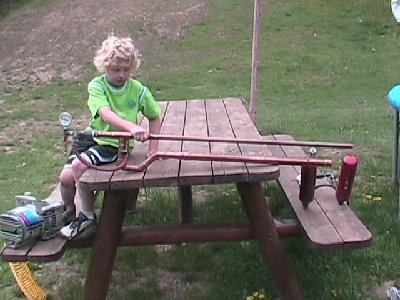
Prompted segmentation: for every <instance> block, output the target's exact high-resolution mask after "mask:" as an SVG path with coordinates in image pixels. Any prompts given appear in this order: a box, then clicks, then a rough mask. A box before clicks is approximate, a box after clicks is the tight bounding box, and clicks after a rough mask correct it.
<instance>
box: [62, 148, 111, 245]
mask: <svg viewBox="0 0 400 300" xmlns="http://www.w3.org/2000/svg"><path fill="white" fill-rule="evenodd" d="M117 153H118V149H116V148H114V147H109V146H99V145H95V146H93V147H91V148H89V149H88V150H87V151H85V152H84V153H82V156H81V157H82V158H83V159H85V160H86V161H88V162H89V163H91V164H93V165H101V164H105V163H110V162H113V161H114V160H115V159H116V158H117ZM87 169H88V167H87V166H86V165H85V164H83V163H82V162H81V161H80V160H79V159H78V158H76V159H75V160H74V161H73V162H72V174H73V177H74V179H75V182H76V183H77V190H78V193H79V198H80V206H81V207H80V208H81V210H80V212H79V214H78V217H77V218H76V219H75V220H74V221H73V222H72V223H71V224H70V225H68V226H65V227H63V228H62V229H61V230H60V233H61V235H63V236H65V237H66V238H68V239H72V238H74V237H76V236H78V235H79V234H81V233H82V232H90V231H92V230H93V229H94V227H95V225H96V215H95V213H94V200H95V195H94V193H93V192H92V191H87V190H85V189H82V188H81V187H80V186H79V179H80V177H81V176H82V174H83V173H84V172H85V171H86V170H87Z"/></svg>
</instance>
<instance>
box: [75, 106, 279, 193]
mask: <svg viewBox="0 0 400 300" xmlns="http://www.w3.org/2000/svg"><path fill="white" fill-rule="evenodd" d="M159 103H160V105H161V107H162V109H163V114H162V128H161V132H160V134H161V135H177V136H201V137H223V138H241V139H262V137H261V136H260V134H259V133H258V131H257V129H256V127H255V126H254V124H253V123H252V121H251V119H250V117H249V115H248V113H247V111H246V108H245V106H244V105H243V102H242V100H241V99H238V98H221V99H207V100H203V99H199V100H181V101H165V102H159ZM141 122H142V123H141V124H142V126H144V127H148V121H147V119H145V118H143V119H142V121H141ZM147 150H148V143H147V142H145V143H140V142H137V143H136V146H135V149H134V150H133V152H132V155H131V158H130V161H129V163H128V165H138V164H140V163H141V162H143V161H144V160H145V158H146V153H147ZM158 150H159V151H163V152H188V153H200V154H221V155H253V156H272V155H271V152H270V150H269V148H268V147H267V146H266V145H254V144H252V145H250V144H239V143H222V142H198V141H163V140H161V141H160V142H159V149H158ZM278 176H279V166H278V165H270V164H256V163H245V162H220V161H190V160H178V159H168V160H158V161H155V162H153V163H152V164H151V165H150V166H149V167H148V168H147V170H145V171H143V172H131V171H121V170H119V171H115V172H104V171H96V170H88V171H87V172H86V173H85V174H84V175H83V176H82V177H81V183H82V184H83V185H84V186H85V188H87V189H90V190H119V189H133V188H141V187H157V186H158V187H161V186H182V185H183V186H184V185H201V184H216V183H233V182H248V181H267V180H274V179H277V178H278Z"/></svg>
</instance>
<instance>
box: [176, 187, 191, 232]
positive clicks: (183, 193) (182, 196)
mask: <svg viewBox="0 0 400 300" xmlns="http://www.w3.org/2000/svg"><path fill="white" fill-rule="evenodd" d="M178 197H179V218H180V222H181V223H182V224H185V223H190V222H191V221H192V207H193V200H192V187H191V186H190V185H185V186H179V187H178Z"/></svg>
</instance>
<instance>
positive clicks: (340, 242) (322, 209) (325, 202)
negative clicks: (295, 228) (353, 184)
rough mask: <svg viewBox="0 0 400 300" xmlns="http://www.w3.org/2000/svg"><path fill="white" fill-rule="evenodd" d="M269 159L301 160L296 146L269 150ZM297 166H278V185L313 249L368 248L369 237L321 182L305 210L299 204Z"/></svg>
mask: <svg viewBox="0 0 400 300" xmlns="http://www.w3.org/2000/svg"><path fill="white" fill-rule="evenodd" d="M263 138H264V139H268V140H278V141H279V140H281V141H282V140H294V139H293V137H291V136H287V135H275V136H264V137H263ZM269 148H270V150H271V152H272V155H274V156H286V157H305V156H306V153H305V152H304V151H303V150H302V148H301V147H299V146H295V147H294V146H275V145H274V146H273V145H270V146H269ZM300 172H301V166H280V176H279V179H278V182H279V185H280V186H281V188H282V190H283V191H284V193H285V194H286V197H287V198H288V200H289V203H290V205H291V206H292V208H293V211H294V213H295V214H296V217H297V219H298V221H299V223H300V225H301V228H302V230H303V231H304V234H305V235H306V237H307V238H308V239H309V241H310V243H311V247H312V248H314V249H319V250H323V249H335V248H336V249H346V248H361V247H367V246H370V245H371V243H372V234H371V232H370V231H369V230H368V229H367V228H366V227H365V226H364V224H363V223H362V222H361V221H360V219H359V218H358V217H357V215H356V214H355V213H354V212H353V211H352V209H351V207H350V206H349V205H347V204H343V205H339V204H338V202H337V200H336V196H335V190H334V188H332V187H329V186H324V185H329V182H328V181H327V180H325V179H317V183H316V186H317V187H318V186H320V185H322V186H321V187H319V188H317V189H316V190H315V201H312V202H311V203H310V204H309V206H308V207H307V208H306V209H305V208H304V207H303V205H302V203H301V201H300V200H299V189H300V186H299V183H298V180H297V176H298V175H299V174H300Z"/></svg>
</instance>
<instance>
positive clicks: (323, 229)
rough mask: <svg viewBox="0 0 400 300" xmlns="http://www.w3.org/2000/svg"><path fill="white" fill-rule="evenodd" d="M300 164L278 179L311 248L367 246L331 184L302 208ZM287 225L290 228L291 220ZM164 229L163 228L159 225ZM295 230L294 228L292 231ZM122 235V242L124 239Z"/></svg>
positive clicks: (279, 152)
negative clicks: (337, 199)
mask: <svg viewBox="0 0 400 300" xmlns="http://www.w3.org/2000/svg"><path fill="white" fill-rule="evenodd" d="M263 138H264V139H269V140H278V141H279V140H294V139H293V138H292V137H291V136H285V135H275V136H265V137H263ZM269 149H270V150H271V152H272V155H273V156H277V157H297V158H298V157H305V156H306V154H305V152H304V151H303V150H302V149H301V147H298V146H297V147H296V146H275V145H270V146H269ZM300 170H301V167H300V166H285V165H283V166H280V177H279V179H278V182H279V184H280V186H281V187H282V190H283V191H284V193H285V195H286V196H287V198H288V200H289V203H290V204H291V206H292V208H293V211H294V213H295V215H296V218H297V220H296V221H295V222H298V224H299V227H300V228H301V230H302V231H303V233H304V234H305V236H306V237H307V238H308V239H309V241H310V243H311V246H312V248H314V249H322V250H323V249H346V248H360V247H367V246H369V245H371V243H372V234H371V233H370V231H369V230H368V229H367V228H366V227H365V226H364V225H363V223H362V222H361V221H360V219H359V218H358V217H357V216H356V215H355V213H354V212H353V211H352V210H351V208H350V206H348V205H346V204H344V205H339V204H338V203H337V201H336V197H335V190H334V189H333V188H332V187H326V186H323V187H319V188H317V189H316V191H315V201H312V202H311V203H310V204H309V206H308V207H307V208H306V209H305V208H304V207H303V205H302V203H301V201H300V200H299V199H298V198H299V197H298V196H299V183H298V181H297V176H298V175H299V174H300ZM324 184H328V182H327V181H326V180H324V179H317V186H318V185H324ZM48 199H52V200H60V199H61V195H60V191H59V188H58V186H57V187H56V188H55V190H54V191H53V192H52V193H51V195H50V196H49V198H48ZM290 226H291V227H292V228H294V227H293V226H295V223H291V224H290ZM160 230H164V229H160ZM246 230H247V229H246V228H245V229H243V233H241V236H242V237H243V238H251V234H250V233H249V232H250V231H249V232H247V231H248V230H247V231H246ZM293 232H295V231H293ZM123 237H124V234H123V235H122V238H121V240H122V244H124V243H123V240H124V238H123ZM91 243H92V239H90V238H89V239H88V238H77V239H74V240H72V241H67V240H65V239H63V238H61V237H58V236H57V237H55V238H53V239H50V240H48V241H42V240H38V241H37V242H36V243H32V244H29V245H25V246H22V247H20V248H18V249H10V248H7V247H6V248H3V249H2V251H1V258H2V260H3V261H8V262H17V261H33V262H48V261H55V260H58V259H59V258H60V257H61V256H62V255H63V254H64V252H65V250H66V249H67V248H75V247H82V246H89V245H91Z"/></svg>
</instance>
